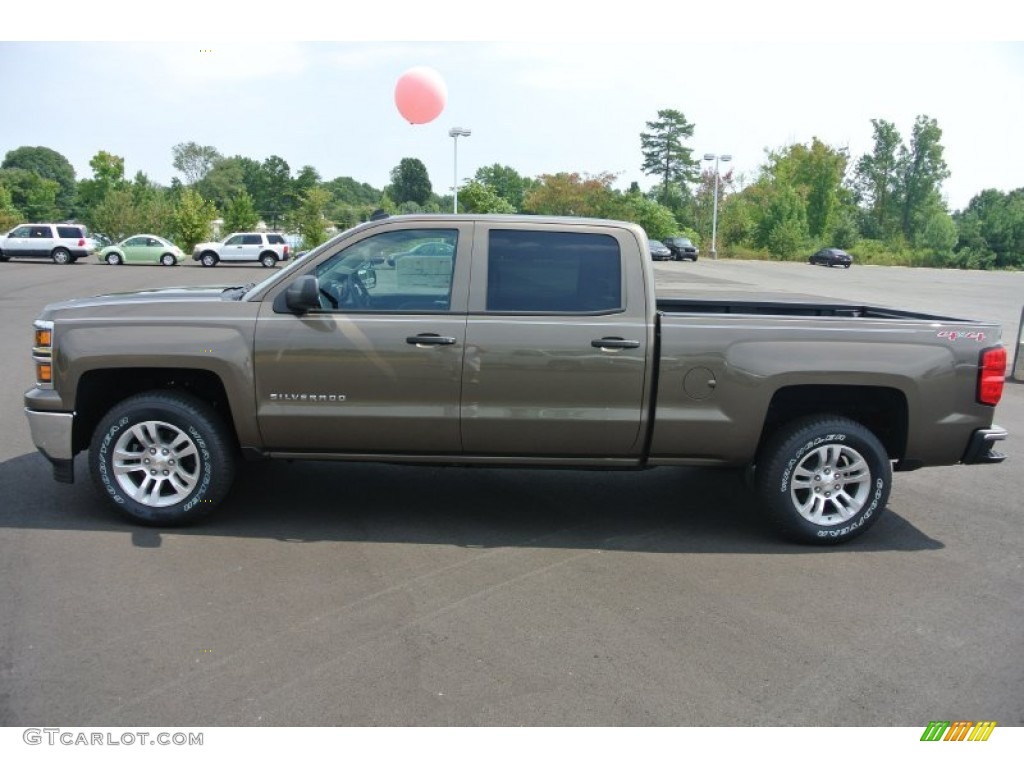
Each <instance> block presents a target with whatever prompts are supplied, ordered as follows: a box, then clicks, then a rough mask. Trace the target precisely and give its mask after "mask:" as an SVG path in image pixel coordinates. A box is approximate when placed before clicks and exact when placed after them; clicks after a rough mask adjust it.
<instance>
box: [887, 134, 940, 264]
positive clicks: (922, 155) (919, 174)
mask: <svg viewBox="0 0 1024 768" xmlns="http://www.w3.org/2000/svg"><path fill="white" fill-rule="evenodd" d="M941 139H942V130H941V129H940V128H939V124H938V123H937V122H936V121H935V120H934V119H933V118H930V117H928V116H927V115H918V117H917V120H916V122H915V123H914V130H913V133H912V134H911V138H910V147H909V148H907V147H901V148H900V154H899V164H900V170H901V185H902V189H901V192H902V211H901V225H902V229H903V235H904V236H905V237H906V238H907V240H908V242H910V243H911V244H915V242H916V238H917V235H918V234H919V233H920V232H921V231H922V229H923V227H924V226H925V223H926V222H927V220H928V219H929V218H930V212H929V211H928V208H929V205H930V203H931V202H932V201H933V200H934V199H936V198H937V197H938V195H939V192H940V190H941V187H942V182H943V181H945V180H946V179H947V178H949V169H948V168H947V167H946V161H945V160H943V158H942V153H943V148H942V144H940V143H939V142H940V141H941Z"/></svg>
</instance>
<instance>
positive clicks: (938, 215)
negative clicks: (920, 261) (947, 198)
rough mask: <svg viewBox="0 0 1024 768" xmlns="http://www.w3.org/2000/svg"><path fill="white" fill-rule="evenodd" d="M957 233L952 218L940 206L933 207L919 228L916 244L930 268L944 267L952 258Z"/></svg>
mask: <svg viewBox="0 0 1024 768" xmlns="http://www.w3.org/2000/svg"><path fill="white" fill-rule="evenodd" d="M956 241H957V231H956V224H955V223H954V222H953V218H952V217H951V216H950V215H949V214H948V213H946V211H945V210H943V208H942V207H941V206H938V205H936V206H933V207H932V209H931V210H930V212H929V213H928V215H927V216H926V217H925V220H924V223H923V225H922V226H921V230H920V235H919V237H918V242H919V245H920V246H921V247H923V248H924V249H925V252H926V253H927V254H928V256H929V262H930V263H931V265H932V266H936V267H944V266H947V265H948V264H949V262H950V261H951V259H952V257H953V246H955V245H956Z"/></svg>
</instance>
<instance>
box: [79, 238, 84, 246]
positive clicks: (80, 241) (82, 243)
mask: <svg viewBox="0 0 1024 768" xmlns="http://www.w3.org/2000/svg"><path fill="white" fill-rule="evenodd" d="M83 245H85V238H80V239H79V241H78V247H79V248H81V247H82V246H83Z"/></svg>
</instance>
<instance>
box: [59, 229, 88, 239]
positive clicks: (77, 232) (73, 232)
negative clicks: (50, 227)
mask: <svg viewBox="0 0 1024 768" xmlns="http://www.w3.org/2000/svg"><path fill="white" fill-rule="evenodd" d="M57 237H85V232H84V231H83V230H82V228H81V227H57Z"/></svg>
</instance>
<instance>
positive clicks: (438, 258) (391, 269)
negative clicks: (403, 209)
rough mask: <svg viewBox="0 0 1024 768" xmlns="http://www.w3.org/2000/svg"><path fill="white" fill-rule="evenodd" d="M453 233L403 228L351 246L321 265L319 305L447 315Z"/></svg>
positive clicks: (329, 307)
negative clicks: (443, 313)
mask: <svg viewBox="0 0 1024 768" xmlns="http://www.w3.org/2000/svg"><path fill="white" fill-rule="evenodd" d="M457 244H458V230H455V229H406V230H396V231H391V232H382V233H380V234H377V235H371V236H370V237H367V238H364V239H363V240H360V241H359V242H357V243H353V244H352V245H350V246H348V247H347V248H345V249H344V250H342V251H339V252H338V253H336V254H334V256H332V257H331V258H330V259H328V260H327V261H325V262H323V263H322V264H320V266H318V267H317V270H316V277H317V280H318V281H319V283H320V305H321V307H322V308H323V309H326V310H344V311H357V312H447V311H448V310H449V308H450V307H451V292H452V275H453V273H454V269H455V250H456V246H457Z"/></svg>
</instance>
